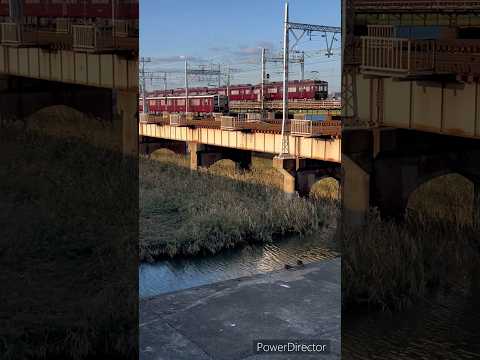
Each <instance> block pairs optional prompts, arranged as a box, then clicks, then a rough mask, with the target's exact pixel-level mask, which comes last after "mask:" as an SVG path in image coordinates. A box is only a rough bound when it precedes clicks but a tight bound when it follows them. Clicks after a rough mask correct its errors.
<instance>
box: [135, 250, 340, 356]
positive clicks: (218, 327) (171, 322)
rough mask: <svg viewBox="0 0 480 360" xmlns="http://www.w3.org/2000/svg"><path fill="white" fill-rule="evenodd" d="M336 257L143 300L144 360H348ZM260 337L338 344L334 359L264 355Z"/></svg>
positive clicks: (332, 348)
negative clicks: (257, 346) (343, 359)
mask: <svg viewBox="0 0 480 360" xmlns="http://www.w3.org/2000/svg"><path fill="white" fill-rule="evenodd" d="M340 278H341V260H340V258H336V259H333V260H329V261H323V262H320V263H313V264H308V265H305V266H303V267H296V268H294V269H290V270H281V271H276V272H271V273H267V274H260V275H256V276H253V277H246V278H240V279H235V280H228V281H225V282H221V283H216V284H211V285H206V286H201V287H198V288H193V289H188V290H182V291H179V292H175V293H171V294H163V295H158V296H155V297H152V298H148V299H144V300H141V301H140V359H145V360H147V359H148V360H150V359H156V360H160V359H161V360H167V359H168V360H169V359H171V360H177V359H180V360H181V359H200V360H203V359H212V360H213V359H214V360H217V359H218V360H223V359H225V360H226V359H228V360H235V359H238V360H247V359H248V360H254V359H258V360H267V359H268V360H269V359H272V360H273V359H286V358H289V359H290V358H292V359H295V358H301V359H314V358H315V359H318V358H322V359H340V340H341V339H340V336H341V328H340V326H341V289H340V281H341V280H340ZM258 339H283V340H298V339H305V340H330V341H331V354H329V355H318V354H316V355H312V356H309V355H308V356H307V355H292V354H290V355H288V356H286V355H285V354H283V355H256V354H254V353H253V341H254V340H258Z"/></svg>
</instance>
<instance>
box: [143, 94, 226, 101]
mask: <svg viewBox="0 0 480 360" xmlns="http://www.w3.org/2000/svg"><path fill="white" fill-rule="evenodd" d="M215 96H224V95H218V94H205V95H188V98H189V99H196V98H213V97H215ZM141 98H142V97H140V99H141ZM165 98H167V99H185V95H182V96H147V100H148V99H151V100H162V99H165Z"/></svg>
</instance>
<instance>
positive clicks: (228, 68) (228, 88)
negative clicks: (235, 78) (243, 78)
mask: <svg viewBox="0 0 480 360" xmlns="http://www.w3.org/2000/svg"><path fill="white" fill-rule="evenodd" d="M229 93H230V66H228V67H227V96H228V94H229Z"/></svg>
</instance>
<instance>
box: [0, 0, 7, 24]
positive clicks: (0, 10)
mask: <svg viewBox="0 0 480 360" xmlns="http://www.w3.org/2000/svg"><path fill="white" fill-rule="evenodd" d="M8 1H9V0H0V21H1V22H6V21H7V19H8V16H9V8H8Z"/></svg>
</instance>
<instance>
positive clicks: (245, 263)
mask: <svg viewBox="0 0 480 360" xmlns="http://www.w3.org/2000/svg"><path fill="white" fill-rule="evenodd" d="M334 232H335V226H333V225H332V226H330V227H329V228H326V229H324V230H323V231H322V233H320V234H316V235H311V236H305V237H300V236H292V237H288V238H286V239H283V240H280V241H276V242H274V243H271V244H259V245H249V246H245V247H242V248H237V249H228V250H225V251H223V252H221V253H219V254H217V255H214V256H207V257H192V258H180V259H171V260H163V261H159V262H156V263H153V264H148V263H142V264H141V266H140V271H139V284H140V285H139V288H140V290H139V293H140V297H141V298H145V297H150V296H154V295H158V294H164V293H169V292H173V291H178V290H182V289H187V288H191V287H195V286H200V285H206V284H211V283H215V282H219V281H223V280H229V279H235V278H239V277H243V276H249V275H256V274H261V273H266V272H269V271H274V270H279V269H282V268H284V266H285V264H290V265H295V264H296V262H297V260H301V261H302V262H303V263H305V264H307V263H310V262H315V261H321V260H325V259H331V258H333V257H335V256H338V253H337V252H336V251H335V249H334V246H333V243H332V241H331V238H332V237H333V233H334ZM338 276H340V274H338Z"/></svg>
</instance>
